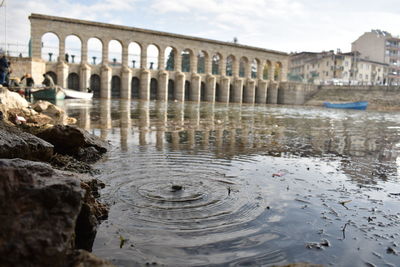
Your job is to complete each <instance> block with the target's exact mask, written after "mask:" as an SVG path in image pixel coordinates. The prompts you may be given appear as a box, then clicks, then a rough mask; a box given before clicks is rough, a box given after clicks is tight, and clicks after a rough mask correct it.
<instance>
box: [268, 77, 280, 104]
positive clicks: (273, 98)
mask: <svg viewBox="0 0 400 267" xmlns="http://www.w3.org/2000/svg"><path fill="white" fill-rule="evenodd" d="M267 103H268V104H277V103H278V83H276V82H270V83H269V86H268V90H267Z"/></svg>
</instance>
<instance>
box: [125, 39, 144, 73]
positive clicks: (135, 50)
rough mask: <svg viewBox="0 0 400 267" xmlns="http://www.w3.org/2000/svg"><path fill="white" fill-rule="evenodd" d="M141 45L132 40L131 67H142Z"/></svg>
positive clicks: (130, 45) (129, 57) (129, 53)
mask: <svg viewBox="0 0 400 267" xmlns="http://www.w3.org/2000/svg"><path fill="white" fill-rule="evenodd" d="M141 53H142V48H141V46H140V45H139V44H138V43H136V42H131V43H130V44H129V46H128V66H130V67H131V68H140V55H141Z"/></svg>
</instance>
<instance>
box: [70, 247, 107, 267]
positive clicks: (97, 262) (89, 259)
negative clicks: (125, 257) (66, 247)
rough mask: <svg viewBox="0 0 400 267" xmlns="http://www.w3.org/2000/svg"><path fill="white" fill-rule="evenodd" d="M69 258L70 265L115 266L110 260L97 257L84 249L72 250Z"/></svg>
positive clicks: (71, 266) (85, 266)
mask: <svg viewBox="0 0 400 267" xmlns="http://www.w3.org/2000/svg"><path fill="white" fill-rule="evenodd" d="M70 258H71V259H70V262H69V263H68V266H70V267H115V265H113V264H111V263H110V262H108V261H105V260H103V259H99V258H97V257H96V256H95V255H93V254H91V253H89V252H87V251H85V250H76V251H74V253H73V254H72V255H71V257H70Z"/></svg>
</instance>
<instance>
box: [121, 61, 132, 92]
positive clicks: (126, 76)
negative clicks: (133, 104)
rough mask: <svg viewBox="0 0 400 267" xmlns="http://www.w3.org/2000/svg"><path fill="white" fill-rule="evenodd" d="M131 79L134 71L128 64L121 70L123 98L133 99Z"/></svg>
mask: <svg viewBox="0 0 400 267" xmlns="http://www.w3.org/2000/svg"><path fill="white" fill-rule="evenodd" d="M131 80H132V71H131V70H130V68H129V67H128V66H123V67H122V70H121V98H124V99H131Z"/></svg>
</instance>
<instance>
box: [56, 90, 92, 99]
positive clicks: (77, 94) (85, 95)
mask: <svg viewBox="0 0 400 267" xmlns="http://www.w3.org/2000/svg"><path fill="white" fill-rule="evenodd" d="M61 90H62V91H63V92H64V94H65V98H74V99H86V100H89V99H92V98H93V92H90V93H89V92H81V91H77V90H72V89H65V88H63V89H61Z"/></svg>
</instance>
